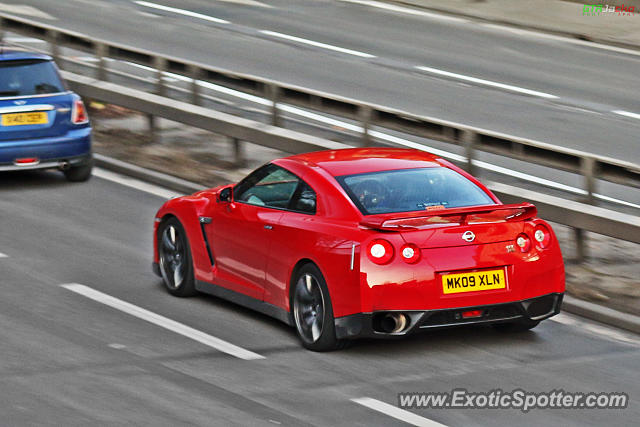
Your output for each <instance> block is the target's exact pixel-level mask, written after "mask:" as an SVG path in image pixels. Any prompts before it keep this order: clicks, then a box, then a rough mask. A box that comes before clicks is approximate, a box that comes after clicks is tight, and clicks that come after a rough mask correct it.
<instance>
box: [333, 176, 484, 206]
mask: <svg viewBox="0 0 640 427" xmlns="http://www.w3.org/2000/svg"><path fill="white" fill-rule="evenodd" d="M337 179H338V182H339V183H340V184H341V185H342V187H343V188H344V189H345V191H346V192H347V194H348V195H349V197H350V198H351V200H353V202H354V203H355V204H356V206H357V207H358V208H359V209H360V211H361V212H362V213H363V214H364V215H374V214H385V213H393V212H411V211H421V210H427V209H429V208H440V207H442V208H456V207H463V206H478V205H492V204H494V203H495V202H494V201H493V200H492V199H491V198H490V197H489V195H488V194H487V193H485V192H484V191H483V190H482V189H481V188H480V187H478V186H477V185H475V184H474V183H473V182H471V181H469V180H468V179H467V178H465V177H464V176H462V175H460V174H459V173H457V172H456V171H454V170H451V169H448V168H444V167H437V168H421V169H399V170H389V171H383V172H373V173H363V174H358V175H345V176H340V177H338V178H337Z"/></svg>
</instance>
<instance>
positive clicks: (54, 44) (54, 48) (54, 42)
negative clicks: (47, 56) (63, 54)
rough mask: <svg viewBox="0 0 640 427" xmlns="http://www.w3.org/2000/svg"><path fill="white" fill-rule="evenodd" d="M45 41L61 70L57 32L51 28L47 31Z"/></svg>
mask: <svg viewBox="0 0 640 427" xmlns="http://www.w3.org/2000/svg"><path fill="white" fill-rule="evenodd" d="M47 42H48V43H49V50H50V51H51V57H52V58H53V60H54V61H55V62H56V64H58V67H60V69H61V70H63V69H64V68H63V66H62V61H60V47H58V32H57V31H53V30H49V31H47Z"/></svg>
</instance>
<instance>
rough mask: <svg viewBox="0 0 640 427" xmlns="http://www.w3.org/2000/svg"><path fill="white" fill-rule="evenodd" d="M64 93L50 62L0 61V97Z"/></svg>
mask: <svg viewBox="0 0 640 427" xmlns="http://www.w3.org/2000/svg"><path fill="white" fill-rule="evenodd" d="M64 91H65V87H64V84H63V83H62V80H61V79H60V76H59V75H58V71H57V70H56V67H55V66H54V65H53V62H51V61H46V60H23V61H0V97H9V96H29V95H42V94H48V93H58V92H64Z"/></svg>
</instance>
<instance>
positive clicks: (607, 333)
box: [549, 313, 640, 344]
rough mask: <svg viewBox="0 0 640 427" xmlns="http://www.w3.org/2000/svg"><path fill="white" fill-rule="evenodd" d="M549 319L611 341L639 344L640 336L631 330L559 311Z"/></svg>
mask: <svg viewBox="0 0 640 427" xmlns="http://www.w3.org/2000/svg"><path fill="white" fill-rule="evenodd" d="M549 320H551V321H554V322H556V323H561V324H563V325H568V326H575V327H577V328H578V329H582V330H585V331H588V332H591V333H592V334H594V335H598V336H600V337H603V338H607V339H610V340H612V341H622V342H627V343H632V344H640V338H639V337H638V336H637V335H633V334H632V333H631V332H628V333H627V332H624V331H621V330H619V329H615V328H612V327H608V326H604V325H599V324H596V323H591V322H590V321H587V320H584V319H581V318H580V319H578V318H576V317H574V316H570V315H567V314H565V313H560V314H558V315H556V316H553V317H551V318H550V319H549Z"/></svg>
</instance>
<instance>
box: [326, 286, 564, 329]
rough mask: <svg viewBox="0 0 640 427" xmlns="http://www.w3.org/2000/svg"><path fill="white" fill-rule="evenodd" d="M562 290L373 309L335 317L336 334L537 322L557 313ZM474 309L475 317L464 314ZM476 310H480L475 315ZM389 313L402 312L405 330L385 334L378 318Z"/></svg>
mask: <svg viewBox="0 0 640 427" xmlns="http://www.w3.org/2000/svg"><path fill="white" fill-rule="evenodd" d="M563 295H564V293H551V294H547V295H542V296H539V297H535V298H531V299H526V300H522V301H514V302H507V303H501V304H492V305H479V306H472V307H462V308H450V309H439V310H423V311H395V310H394V311H376V312H372V313H357V314H352V315H350V316H344V317H339V318H337V319H336V320H335V325H336V336H337V338H338V339H345V338H362V337H375V338H394V337H401V336H405V335H408V334H413V333H417V332H422V331H425V330H428V329H435V328H447V327H454V326H464V325H473V324H493V323H506V322H518V321H540V320H544V319H547V318H549V317H551V316H554V315H556V314H558V313H559V312H560V307H561V305H562V297H563ZM469 312H474V313H473V314H475V316H473V317H465V313H469ZM478 312H479V313H480V314H479V315H478ZM389 313H403V314H405V315H406V316H407V317H408V318H409V319H410V321H409V323H408V325H407V326H406V328H405V329H404V330H402V331H401V332H397V333H387V332H383V331H381V330H379V327H378V326H377V325H379V322H380V319H381V318H382V317H384V316H385V315H387V314H389Z"/></svg>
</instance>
